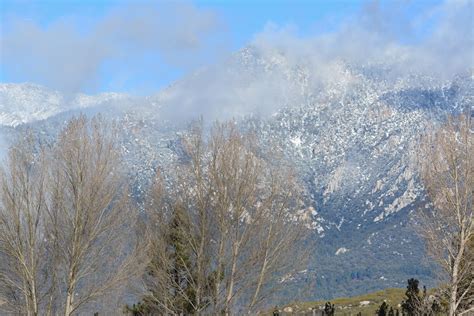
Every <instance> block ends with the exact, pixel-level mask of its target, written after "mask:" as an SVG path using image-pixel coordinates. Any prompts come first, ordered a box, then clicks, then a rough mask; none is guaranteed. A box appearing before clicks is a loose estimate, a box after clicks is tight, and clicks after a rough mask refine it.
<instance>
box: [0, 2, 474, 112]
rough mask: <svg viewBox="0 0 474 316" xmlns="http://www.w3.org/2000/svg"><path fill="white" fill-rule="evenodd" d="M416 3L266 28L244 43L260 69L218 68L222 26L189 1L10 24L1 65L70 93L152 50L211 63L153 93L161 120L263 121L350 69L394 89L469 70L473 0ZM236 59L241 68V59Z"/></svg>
mask: <svg viewBox="0 0 474 316" xmlns="http://www.w3.org/2000/svg"><path fill="white" fill-rule="evenodd" d="M417 3H418V2H416V1H414V2H412V3H411V4H410V2H407V3H405V2H396V3H390V2H388V4H387V3H384V4H383V5H381V4H380V3H379V2H377V1H375V2H371V3H368V4H367V5H366V7H365V9H364V10H362V12H360V14H358V15H354V16H351V17H348V18H347V19H346V20H345V21H342V23H341V24H340V26H339V27H338V28H337V29H336V31H330V32H325V30H316V31H315V32H314V33H313V35H305V36H301V35H300V34H299V32H298V30H297V29H295V28H294V27H293V26H288V25H278V24H274V23H272V22H269V23H268V24H267V26H266V27H265V29H264V30H262V31H261V32H259V33H257V34H255V36H254V38H253V39H252V40H251V41H250V43H249V47H251V48H252V49H251V54H254V55H253V56H251V57H250V60H249V61H248V62H249V63H252V62H255V61H256V60H257V65H245V64H244V65H240V64H239V65H236V64H235V59H233V58H232V57H231V58H229V59H228V61H227V62H222V61H219V62H217V58H216V56H218V55H220V54H219V53H218V51H219V47H221V46H220V45H222V43H223V42H222V37H221V36H222V32H221V31H220V30H221V26H222V25H223V24H224V23H225V21H222V19H221V18H220V17H219V16H218V15H216V13H215V12H213V11H209V10H203V9H199V8H196V7H194V6H192V5H189V4H188V5H184V4H179V5H168V6H164V7H156V6H150V5H138V6H131V7H129V8H127V9H126V10H125V9H121V10H117V11H114V12H111V13H109V15H107V16H106V17H105V18H103V19H102V20H100V21H99V22H97V23H96V24H95V25H94V27H93V28H92V29H91V30H89V31H84V30H83V31H82V32H80V31H79V30H78V29H77V28H76V27H75V26H74V24H73V23H72V22H71V21H69V20H65V21H58V22H56V23H54V24H52V25H50V26H48V27H47V28H42V27H40V26H38V25H36V24H33V23H31V22H25V21H16V22H15V23H16V24H15V27H14V28H11V30H12V31H11V32H8V33H6V36H5V37H4V38H3V39H2V47H3V48H2V49H3V55H4V56H3V57H2V59H3V60H2V62H3V63H6V64H9V65H15V66H18V67H19V69H20V70H21V71H30V72H31V73H32V74H33V75H34V76H35V78H40V79H41V80H43V81H45V82H49V83H50V86H52V87H53V88H56V89H60V90H62V91H66V92H76V91H81V89H83V88H84V87H87V86H91V85H93V84H94V83H95V81H97V80H98V79H99V76H100V72H101V67H103V65H104V63H107V62H109V61H110V60H119V61H121V62H123V63H128V62H130V61H131V60H134V59H140V58H141V57H143V56H149V55H150V54H151V56H152V57H153V58H156V59H159V60H161V61H163V62H164V63H166V64H169V65H175V66H176V65H178V66H183V67H186V66H189V65H190V64H192V66H195V65H198V64H199V62H198V60H201V61H202V59H207V61H208V64H211V63H210V62H209V61H212V60H214V61H216V62H215V65H214V66H210V67H204V68H202V69H200V70H199V71H197V72H192V74H191V75H186V76H185V77H184V79H183V80H179V82H178V83H177V84H176V85H174V86H173V87H171V88H170V89H167V90H166V91H165V92H164V93H162V94H161V95H160V97H159V100H160V101H159V102H160V104H161V105H162V107H161V108H162V114H163V115H164V116H165V117H166V118H168V119H170V120H185V121H187V120H189V119H193V118H196V117H199V116H204V117H206V118H209V119H210V120H213V119H228V118H232V117H238V116H241V115H246V114H249V113H256V114H264V115H269V114H271V113H273V112H275V111H276V110H277V109H278V108H280V107H282V106H292V105H300V104H301V103H302V102H305V97H306V96H307V95H308V94H314V93H317V91H324V89H326V88H327V87H328V86H331V87H332V88H334V87H335V86H337V88H338V89H341V91H342V90H350V88H351V87H350V85H351V84H356V83H357V82H356V81H357V80H358V79H357V77H356V76H354V77H350V76H347V75H346V72H347V70H348V67H352V66H354V67H360V66H364V67H374V69H376V70H378V71H381V72H382V74H381V78H382V79H383V80H384V81H387V82H388V84H389V85H390V84H393V85H394V86H395V85H396V84H397V82H400V81H401V80H405V79H407V80H408V79H409V78H412V76H413V74H417V75H418V77H417V78H416V79H414V80H413V79H409V80H412V82H411V84H413V85H416V84H423V82H422V79H423V77H426V78H427V79H426V80H428V81H430V82H433V81H434V82H435V83H436V84H442V83H443V82H444V81H445V80H450V79H452V78H453V76H455V75H457V74H461V73H466V72H472V70H473V69H474V57H473V56H474V25H473V23H474V17H473V12H474V2H472V1H469V0H447V1H445V2H443V3H440V4H437V5H431V4H425V5H424V7H423V6H422V8H421V9H420V8H418V9H416V10H414V9H413V5H416V4H417ZM303 33H305V34H307V32H303ZM240 53H241V52H240ZM147 54H148V55H147ZM254 57H257V59H252V58H254ZM238 60H239V62H243V61H244V62H245V57H242V58H240V59H238ZM262 61H263V62H264V64H261V63H260V64H258V63H259V62H262ZM265 63H266V64H265ZM192 68H193V67H188V69H192ZM298 68H303V69H305V72H304V75H303V77H301V76H300V77H295V74H291V73H290V74H289V73H288V71H289V70H290V71H292V70H294V69H298ZM150 71H153V70H152V69H150ZM420 75H421V76H420ZM157 76H159V74H157ZM296 76H298V75H296ZM302 82H303V83H304V84H303V85H302ZM335 93H338V92H337V91H336V92H335Z"/></svg>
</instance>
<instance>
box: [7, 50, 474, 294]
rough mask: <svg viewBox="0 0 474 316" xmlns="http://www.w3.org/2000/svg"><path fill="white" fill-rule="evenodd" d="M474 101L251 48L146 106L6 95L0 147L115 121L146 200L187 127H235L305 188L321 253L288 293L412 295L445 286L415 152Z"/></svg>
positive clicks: (426, 84)
mask: <svg viewBox="0 0 474 316" xmlns="http://www.w3.org/2000/svg"><path fill="white" fill-rule="evenodd" d="M318 69H319V70H318ZM318 71H321V72H324V75H323V74H321V75H320V74H319V72H318ZM473 95H474V85H473V82H472V74H471V73H466V74H461V75H459V76H458V77H456V78H454V79H453V80H452V81H448V82H446V81H444V82H439V81H437V80H435V79H433V78H430V77H427V76H423V75H421V74H410V75H404V76H397V74H395V73H393V72H392V70H391V67H390V65H380V64H375V65H350V64H347V63H345V62H344V61H342V60H339V61H334V62H332V63H331V64H328V65H325V67H324V69H320V68H315V67H314V65H311V64H310V63H307V62H306V61H305V60H304V59H303V60H301V59H300V60H295V59H294V58H291V57H290V56H288V55H286V54H285V53H282V52H278V51H272V52H270V53H269V52H267V51H265V52H262V51H261V50H259V49H258V48H256V47H248V48H246V49H243V50H242V51H240V52H238V53H236V54H234V55H233V56H232V57H231V58H230V59H229V60H227V61H226V62H224V63H222V64H219V65H215V66H212V67H208V68H205V69H202V70H200V71H197V72H196V73H194V74H192V75H190V76H188V77H185V78H183V79H182V80H180V81H178V82H176V83H175V84H173V85H172V86H170V87H168V88H167V89H164V90H163V91H161V92H160V93H158V94H156V95H154V96H150V97H146V98H133V97H130V96H126V95H122V94H112V93H107V94H100V95H97V96H86V95H79V96H74V97H73V98H69V99H68V98H66V97H64V96H62V95H61V94H60V93H58V92H54V91H50V90H48V89H45V88H43V87H40V86H37V85H31V84H22V85H16V84H2V85H0V126H1V125H3V129H2V128H0V138H1V136H2V133H3V135H4V137H5V138H7V139H11V138H12V136H13V135H14V134H15V133H16V132H17V131H18V130H21V129H22V128H23V126H29V127H33V128H34V129H38V130H41V131H42V132H43V134H44V135H51V134H53V133H55V131H57V129H58V127H60V126H61V125H62V124H63V123H64V121H65V119H66V118H67V117H68V116H71V115H73V114H75V113H78V112H79V111H82V110H84V109H87V111H88V113H91V114H92V113H97V112H102V113H104V115H105V116H110V117H114V118H116V119H118V120H120V123H121V126H123V129H122V131H123V149H124V153H125V155H126V158H127V161H128V164H129V167H130V170H131V176H132V177H133V182H134V189H135V192H136V194H137V197H138V198H140V197H141V195H142V193H143V192H144V191H145V190H146V186H147V185H148V183H149V181H150V179H151V177H152V176H153V175H154V173H155V171H156V169H157V168H158V167H160V166H161V167H164V169H165V170H166V165H167V164H169V163H172V162H173V161H174V160H175V159H176V158H178V157H179V156H180V152H181V151H180V143H179V133H180V131H181V130H182V128H183V126H184V123H185V122H187V121H188V120H189V119H192V118H196V117H197V116H199V115H203V116H204V117H206V118H209V119H210V120H212V119H215V118H219V119H228V118H232V117H235V118H237V119H238V121H239V124H241V126H242V128H252V129H254V130H255V131H256V132H257V133H258V134H259V135H260V136H261V141H262V144H264V145H268V146H270V144H271V146H278V147H280V148H281V149H282V150H283V151H284V153H285V154H286V156H287V158H288V159H289V160H291V161H292V162H293V163H294V165H295V166H296V168H297V170H298V172H299V174H300V176H301V178H302V180H303V181H304V183H306V186H307V189H308V192H309V193H308V208H307V210H306V211H307V212H308V214H309V216H311V217H312V219H313V224H312V227H311V228H312V229H313V232H314V238H316V239H317V247H316V249H314V258H313V260H312V261H311V264H310V266H309V267H308V269H307V270H305V271H302V272H301V273H300V274H299V275H297V276H293V277H292V278H290V281H287V282H291V284H292V286H291V287H290V288H291V290H292V291H295V290H297V289H299V288H305V286H310V288H311V297H312V298H329V297H332V296H335V295H337V296H344V295H354V294H360V293H364V292H366V291H368V290H374V289H379V288H386V287H399V286H403V285H404V284H405V282H406V279H407V278H410V277H417V278H419V279H421V280H422V281H423V283H424V284H433V283H434V282H435V279H436V276H435V274H434V272H433V267H432V266H431V264H430V262H429V261H428V260H425V257H424V255H423V253H424V252H423V246H422V244H421V242H420V240H419V239H418V238H417V237H416V235H415V234H414V233H413V231H412V229H411V227H410V221H411V216H410V215H411V213H412V212H413V211H414V210H415V209H416V208H418V207H425V204H426V202H425V200H424V196H423V190H422V186H421V184H420V182H419V180H418V178H417V172H416V165H415V161H414V158H415V154H416V144H417V141H418V139H419V136H420V135H421V134H422V133H423V132H424V130H425V128H426V127H427V126H429V125H431V124H437V123H438V122H440V121H442V120H443V119H444V117H445V115H446V114H447V113H457V112H459V111H462V110H463V109H466V108H467V107H472V106H473V104H474V103H473V102H474V97H473ZM124 105H125V106H124ZM5 135H8V136H5ZM0 146H1V139H0Z"/></svg>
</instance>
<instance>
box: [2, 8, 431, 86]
mask: <svg viewBox="0 0 474 316" xmlns="http://www.w3.org/2000/svg"><path fill="white" fill-rule="evenodd" d="M0 2H1V8H0V9H1V18H2V25H1V26H2V29H1V37H2V38H3V39H2V42H1V44H2V47H1V50H2V55H1V73H0V80H1V81H2V82H36V83H39V84H43V85H46V86H50V87H51V88H54V89H59V90H63V89H66V90H70V91H69V92H72V91H74V92H77V91H82V92H87V93H95V92H101V91H120V92H129V93H134V94H148V93H151V92H153V91H157V90H158V89H160V88H162V87H163V86H166V85H168V84H170V83H171V82H173V81H174V80H176V79H178V78H179V77H181V76H183V75H185V74H186V73H188V72H190V71H192V70H193V69H196V68H198V67H201V66H203V65H206V64H209V63H215V62H216V61H217V60H219V58H225V56H226V55H227V54H228V53H230V52H233V51H236V50H238V49H239V48H241V47H243V46H245V45H246V44H248V43H250V42H252V41H253V40H254V39H255V37H256V36H257V34H260V33H262V32H264V31H265V29H267V28H268V27H269V25H274V26H275V27H277V28H285V29H290V30H291V33H292V34H293V35H295V36H299V37H303V38H304V37H306V36H307V37H314V36H317V35H318V34H325V33H330V32H335V31H336V30H337V29H338V28H340V26H341V24H344V23H345V21H348V20H350V19H352V18H354V17H356V16H358V15H360V13H361V12H363V11H364V10H365V11H367V10H369V11H370V10H371V8H372V7H374V6H376V7H378V8H379V7H381V8H382V9H383V10H385V11H386V12H391V11H394V12H397V11H396V10H399V9H400V7H403V17H404V18H405V19H407V20H403V19H401V18H400V20H399V21H398V20H397V19H399V17H396V18H394V21H392V23H391V24H390V25H389V26H388V28H391V29H390V30H389V31H385V30H384V32H387V34H389V33H390V34H391V35H393V34H396V36H397V40H398V41H400V42H410V41H415V42H416V41H420V40H422V38H423V37H424V36H425V35H426V34H429V33H430V31H431V28H432V25H433V24H434V23H436V16H435V17H434V18H425V19H424V20H423V25H422V27H418V28H416V32H410V36H406V35H405V31H404V26H405V25H404V24H405V23H406V22H407V21H410V23H411V22H412V21H415V22H416V19H415V18H416V17H419V16H420V14H421V13H423V14H425V13H426V12H428V13H429V12H430V10H431V8H435V7H436V6H437V5H439V4H440V1H436V0H429V1H428V0H426V1H422V0H417V1H390V2H389V1H381V2H380V3H379V2H367V1H358V0H332V1H331V0H325V1H323V0H313V1H310V0H275V1H270V0H254V1H250V0H243V1H236V0H234V1H231V0H229V1H224V0H220V1H218V0H215V1H193V2H171V1H168V2H164V1H158V2H145V1H133V2H130V1H87V0H86V1H79V0H74V1H71V0H64V1H59V0H56V1H52V0H50V1H26V0H25V1H22V0H16V1H12V0H8V1H5V0H3V1H0ZM379 9H380V8H379ZM152 12H153V13H152ZM155 13H156V16H155V15H154V14H155ZM160 14H161V15H160ZM423 14H421V15H423ZM135 15H136V17H137V18H136V19H133V18H131V17H134V16H135ZM142 16H144V18H142ZM381 17H382V19H385V17H390V14H387V15H382V16H381ZM378 18H380V16H379V17H378ZM391 18H393V16H392V17H391ZM384 22H385V21H377V23H380V25H384ZM127 23H128V24H127ZM141 23H143V25H141V26H140V27H137V29H136V30H134V28H135V26H136V24H141ZM374 25H375V26H374V27H375V28H380V29H382V28H383V26H378V25H379V24H374ZM387 25H388V24H387ZM394 26H395V27H394ZM370 27H371V26H369V28H370ZM158 28H160V30H157V29H158ZM183 28H184V30H181V29H183ZM130 29H132V31H130ZM392 29H393V30H394V32H392ZM118 33H125V34H123V36H122V35H120V34H118ZM142 35H143V38H142ZM387 36H388V35H387ZM135 37H137V38H139V39H138V40H137V39H136V38H135ZM175 38H176V39H177V40H176V41H175ZM109 41H110V42H109ZM89 72H90V73H89ZM76 77H77V78H76Z"/></svg>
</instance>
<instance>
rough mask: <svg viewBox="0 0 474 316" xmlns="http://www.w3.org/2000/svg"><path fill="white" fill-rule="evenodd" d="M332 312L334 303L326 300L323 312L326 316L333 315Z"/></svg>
mask: <svg viewBox="0 0 474 316" xmlns="http://www.w3.org/2000/svg"><path fill="white" fill-rule="evenodd" d="M334 312H335V308H334V304H331V302H326V304H325V305H324V314H325V315H326V316H334Z"/></svg>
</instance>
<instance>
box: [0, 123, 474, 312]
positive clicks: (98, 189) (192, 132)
mask: <svg viewBox="0 0 474 316" xmlns="http://www.w3.org/2000/svg"><path fill="white" fill-rule="evenodd" d="M473 130H474V126H473V124H472V121H471V115H470V114H469V115H463V116H461V117H457V118H451V119H450V120H448V121H447V123H446V124H445V125H443V126H441V127H438V128H436V129H433V131H431V132H430V133H428V134H427V135H426V136H424V137H423V138H422V141H421V143H420V147H419V148H418V151H417V157H418V163H419V166H420V176H421V178H422V180H423V182H424V184H425V188H426V192H427V196H428V198H429V207H428V208H423V209H422V210H420V211H419V212H418V213H417V218H416V222H417V223H418V225H417V226H416V229H417V231H419V232H420V235H421V236H422V237H424V239H425V241H426V245H427V249H428V253H429V254H430V255H431V256H432V258H434V259H435V260H437V262H438V263H439V267H440V269H441V270H440V271H441V273H442V276H443V277H445V278H444V280H443V283H442V286H441V287H440V291H441V292H440V297H442V298H443V300H444V301H445V302H446V311H447V313H448V314H449V315H451V316H454V315H456V314H458V313H459V312H460V311H462V310H466V309H468V308H469V306H472V304H473V299H474V295H473V288H474V281H473V280H474V277H473V276H474V272H473V271H474V269H473V265H474V263H473V262H474V260H473V258H474V255H473V251H472V249H473V247H472V244H473V240H474V237H473V236H474V221H473V190H472V188H473V187H474V146H473V145H474V137H473V134H472V131H473ZM181 144H182V147H183V148H182V149H183V152H182V154H181V155H180V158H179V159H178V160H177V161H176V162H175V163H174V164H173V165H172V166H170V167H169V169H168V170H160V171H159V172H157V175H156V179H154V183H153V185H152V186H151V188H150V190H149V193H148V196H147V199H146V201H145V203H144V204H142V205H144V206H143V207H138V205H137V203H136V201H134V199H133V195H132V193H131V190H130V188H129V186H128V183H130V181H129V179H128V177H127V169H126V166H125V164H124V161H123V156H122V155H121V145H120V139H119V134H118V127H117V126H115V125H114V124H111V123H109V122H107V121H106V120H104V119H102V118H101V117H96V118H94V119H92V120H88V119H86V118H85V117H79V118H74V119H72V120H71V121H70V122H69V123H68V124H67V126H66V127H65V128H64V129H62V131H61V132H60V133H59V135H58V136H57V137H56V139H55V140H54V141H52V142H50V143H49V142H43V141H40V140H39V139H38V138H36V137H35V135H26V136H25V137H24V138H22V139H21V140H20V141H19V142H18V143H16V144H15V145H13V146H12V147H11V149H10V151H9V155H8V159H7V160H6V161H5V163H4V164H3V166H2V168H1V169H0V311H2V313H9V314H17V315H60V314H63V315H66V316H69V315H74V314H80V313H85V312H87V313H90V312H91V311H92V312H94V311H100V312H104V311H106V312H107V311H109V312H110V311H114V312H117V308H118V306H121V308H120V309H122V311H123V312H125V313H128V314H132V315H161V314H167V315H188V314H212V315H216V314H226V315H229V314H248V313H250V314H255V313H258V312H259V311H261V310H263V309H264V308H266V307H268V305H269V304H271V303H272V301H271V299H272V296H273V295H274V294H275V292H276V291H278V290H279V289H280V288H281V287H282V286H284V285H285V282H284V281H285V280H288V279H291V278H293V277H294V276H295V275H297V273H298V272H299V271H302V270H304V269H305V268H306V264H307V259H308V253H309V252H310V251H311V250H312V248H313V246H312V245H311V244H310V239H309V238H307V237H308V236H307V234H308V229H307V223H306V220H307V219H308V216H306V214H305V213H304V212H302V210H303V209H304V207H305V205H304V201H303V196H304V186H303V185H300V183H299V182H298V179H297V176H296V175H295V174H294V171H293V170H292V167H291V165H289V164H288V163H287V162H286V161H285V159H284V158H283V157H282V155H280V153H278V151H277V150H275V148H270V147H271V146H270V145H268V144H267V145H266V146H262V144H260V140H259V139H258V137H257V135H255V134H253V133H251V132H248V133H247V132H241V131H240V130H239V129H238V128H237V126H236V124H235V123H233V122H229V123H224V124H220V123H216V124H215V125H214V126H213V128H211V129H210V131H208V130H204V128H203V125H202V123H199V122H198V123H195V124H193V125H192V126H191V128H190V129H189V130H188V131H187V132H186V133H184V136H183V137H182V140H181ZM413 282H414V281H413ZM130 286H133V288H134V289H135V290H136V291H137V292H136V294H137V295H135V298H136V297H138V298H136V299H135V304H133V303H131V304H128V305H127V306H126V307H125V308H123V306H124V305H125V304H126V303H127V302H128V303H130V298H128V301H127V300H126V298H124V297H122V296H121V295H120V293H121V289H123V288H124V287H128V288H130ZM410 286H411V287H412V288H413V291H414V292H416V291H415V288H416V286H415V283H411V285H410V284H409V287H410ZM413 291H412V292H413ZM412 292H410V293H412ZM129 293H130V292H129ZM407 293H408V291H407ZM407 295H408V294H407ZM412 297H413V299H414V300H416V301H424V300H425V298H426V295H425V296H423V294H421V296H420V297H419V296H418V294H416V295H415V296H412ZM113 300H115V302H113ZM111 302H112V303H111ZM407 302H409V300H407ZM407 304H408V303H407ZM410 304H411V303H410ZM423 304H424V303H423ZM108 305H111V306H110V308H109V306H108ZM423 306H424V305H423ZM329 307H330V306H329ZM329 307H328V308H329ZM107 308H109V309H107ZM386 308H389V307H386V306H385V307H383V306H382V307H381V308H380V312H381V313H383V311H384V310H386ZM388 313H390V308H389V309H388ZM408 315H411V314H408ZM413 315H421V314H413Z"/></svg>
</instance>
